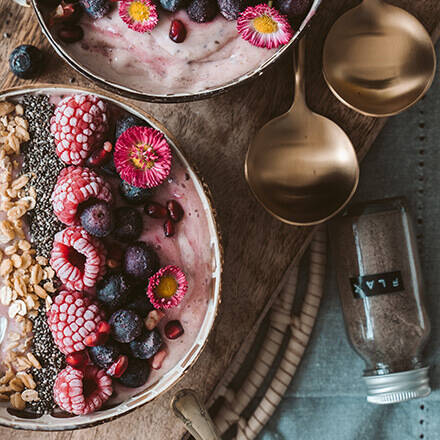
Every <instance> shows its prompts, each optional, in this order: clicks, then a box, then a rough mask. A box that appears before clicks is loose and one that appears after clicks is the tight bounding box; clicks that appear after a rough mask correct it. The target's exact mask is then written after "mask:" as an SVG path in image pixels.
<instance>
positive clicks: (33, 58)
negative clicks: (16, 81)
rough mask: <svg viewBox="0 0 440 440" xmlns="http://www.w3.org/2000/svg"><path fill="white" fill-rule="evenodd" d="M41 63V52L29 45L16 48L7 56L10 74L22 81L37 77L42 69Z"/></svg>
mask: <svg viewBox="0 0 440 440" xmlns="http://www.w3.org/2000/svg"><path fill="white" fill-rule="evenodd" d="M43 61H44V55H43V52H42V51H41V50H40V49H38V47H35V46H31V45H30V44H22V45H21V46H18V47H16V48H15V49H14V50H13V51H12V53H11V55H10V56H9V66H10V68H11V71H12V73H13V74H14V75H15V76H18V77H19V78H24V79H29V78H33V77H35V76H37V75H38V74H39V73H40V71H41V69H42V67H43Z"/></svg>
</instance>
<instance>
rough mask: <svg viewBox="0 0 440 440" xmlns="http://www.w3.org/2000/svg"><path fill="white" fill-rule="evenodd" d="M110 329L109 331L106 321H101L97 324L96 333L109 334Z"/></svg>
mask: <svg viewBox="0 0 440 440" xmlns="http://www.w3.org/2000/svg"><path fill="white" fill-rule="evenodd" d="M110 331H111V327H110V324H109V323H108V322H107V321H101V322H100V323H99V324H98V334H99V335H109V334H110Z"/></svg>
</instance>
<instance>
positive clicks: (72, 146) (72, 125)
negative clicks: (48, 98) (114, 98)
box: [50, 94, 108, 165]
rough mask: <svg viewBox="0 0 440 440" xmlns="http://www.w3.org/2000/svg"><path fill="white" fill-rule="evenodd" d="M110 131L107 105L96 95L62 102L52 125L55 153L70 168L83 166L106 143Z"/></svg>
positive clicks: (80, 96)
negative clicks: (106, 134) (105, 139)
mask: <svg viewBox="0 0 440 440" xmlns="http://www.w3.org/2000/svg"><path fill="white" fill-rule="evenodd" d="M107 129H108V119H107V104H106V103H105V102H104V101H103V100H102V99H100V98H98V97H96V96H93V95H84V94H81V95H72V96H67V97H66V98H64V99H62V100H61V101H60V103H59V104H58V105H57V106H56V108H55V113H54V115H53V117H52V120H51V126H50V130H51V133H52V134H53V135H54V140H55V145H56V154H57V155H58V157H59V158H60V159H61V160H62V161H63V162H64V163H66V164H70V165H81V164H82V163H83V162H84V161H85V160H86V159H87V157H88V156H89V155H90V153H91V152H92V151H93V149H94V148H97V147H98V146H100V143H101V142H103V141H104V135H105V133H106V132H107Z"/></svg>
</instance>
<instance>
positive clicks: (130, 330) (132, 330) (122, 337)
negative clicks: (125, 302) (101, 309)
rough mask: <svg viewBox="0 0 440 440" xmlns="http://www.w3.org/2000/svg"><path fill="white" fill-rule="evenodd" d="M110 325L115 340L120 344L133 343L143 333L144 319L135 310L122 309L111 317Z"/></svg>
mask: <svg viewBox="0 0 440 440" xmlns="http://www.w3.org/2000/svg"><path fill="white" fill-rule="evenodd" d="M109 323H110V326H111V329H112V330H111V331H112V336H113V339H115V340H116V341H118V342H122V343H127V342H131V341H133V340H135V339H136V338H137V337H138V336H140V335H141V333H142V327H143V322H142V319H141V317H140V316H139V315H138V314H137V313H135V312H134V311H133V310H126V309H121V310H118V311H116V312H115V313H113V315H112V316H111V317H110V320H109Z"/></svg>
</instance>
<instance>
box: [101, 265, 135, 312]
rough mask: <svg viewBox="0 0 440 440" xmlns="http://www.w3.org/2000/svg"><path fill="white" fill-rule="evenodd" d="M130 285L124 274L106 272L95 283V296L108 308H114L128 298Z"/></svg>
mask: <svg viewBox="0 0 440 440" xmlns="http://www.w3.org/2000/svg"><path fill="white" fill-rule="evenodd" d="M129 294H130V285H129V283H128V281H127V279H126V277H125V275H124V274H122V273H120V272H117V273H110V274H107V275H106V276H105V277H104V278H103V279H102V280H101V281H100V282H99V283H98V284H97V285H96V297H97V298H98V300H99V301H100V302H101V303H103V304H104V305H105V306H106V308H107V309H108V310H116V309H118V308H119V307H121V306H122V305H124V304H125V303H126V302H127V301H128V300H129Z"/></svg>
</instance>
